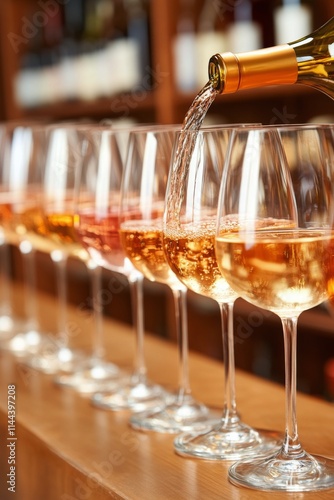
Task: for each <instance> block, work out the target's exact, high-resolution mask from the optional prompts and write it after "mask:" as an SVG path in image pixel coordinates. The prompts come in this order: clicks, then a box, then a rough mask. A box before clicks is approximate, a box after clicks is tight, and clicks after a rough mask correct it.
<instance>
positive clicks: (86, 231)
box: [76, 128, 165, 411]
mask: <svg viewBox="0 0 334 500" xmlns="http://www.w3.org/2000/svg"><path fill="white" fill-rule="evenodd" d="M123 134H124V131H123ZM86 136H87V148H86V152H85V157H84V161H83V167H82V171H81V180H80V188H79V194H78V197H77V203H76V217H77V221H76V231H77V234H78V236H79V239H80V241H81V243H82V245H83V246H84V248H85V249H86V251H87V252H88V253H89V255H90V256H91V258H92V259H93V260H94V261H95V262H96V263H98V264H99V265H101V266H103V267H104V268H106V269H108V270H110V271H112V272H113V273H117V274H118V275H119V276H121V277H122V279H121V280H120V282H121V286H124V288H125V287H126V286H128V285H130V291H131V301H132V317H133V324H134V330H135V333H136V350H135V360H134V370H133V373H132V374H131V376H130V377H129V378H128V380H126V379H125V380H123V379H122V380H121V381H120V383H119V384H118V385H117V384H116V387H115V386H114V387H110V389H109V390H104V391H99V392H96V393H95V394H94V395H93V396H92V403H93V404H94V405H95V406H98V407H100V408H104V409H111V410H122V409H131V410H132V411H140V410H143V409H145V408H147V407H150V406H151V405H153V406H156V405H157V404H161V401H162V399H163V400H164V398H165V391H164V389H163V388H162V387H161V386H159V385H158V384H155V383H152V382H150V381H149V380H148V378H147V367H146V362H145V356H144V323H143V320H144V318H143V289H142V287H143V279H144V278H143V275H142V274H141V273H140V272H139V271H137V270H136V269H135V268H134V266H133V265H132V264H131V262H130V260H129V259H128V258H127V257H126V256H125V254H124V251H123V249H122V247H121V243H120V237H119V203H120V189H121V180H122V175H123V161H122V159H121V155H120V150H119V143H118V140H119V138H120V135H119V132H117V131H113V130H112V129H109V130H108V129H106V128H100V129H99V130H90V131H87V133H86ZM123 277H125V280H124V279H123Z"/></svg>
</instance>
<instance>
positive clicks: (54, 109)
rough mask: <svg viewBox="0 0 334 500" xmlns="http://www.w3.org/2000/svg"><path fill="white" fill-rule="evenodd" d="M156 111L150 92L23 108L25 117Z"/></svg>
mask: <svg viewBox="0 0 334 500" xmlns="http://www.w3.org/2000/svg"><path fill="white" fill-rule="evenodd" d="M144 112H145V113H151V114H152V115H154V113H155V96H154V93H153V92H148V93H147V95H146V96H145V97H144V98H142V97H141V98H140V99H137V98H136V95H135V94H133V95H132V94H131V93H128V94H120V95H117V96H114V97H112V98H101V99H97V100H94V101H69V102H59V103H55V104H52V105H49V106H40V107H36V108H26V109H21V114H22V116H23V117H36V116H40V117H42V118H45V117H51V118H52V119H55V120H57V119H67V118H82V117H92V118H98V117H105V118H111V117H119V116H121V117H125V118H127V117H128V116H129V115H131V116H132V115H140V114H141V113H144Z"/></svg>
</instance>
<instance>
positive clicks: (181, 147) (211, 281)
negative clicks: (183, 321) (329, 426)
mask: <svg viewBox="0 0 334 500" xmlns="http://www.w3.org/2000/svg"><path fill="white" fill-rule="evenodd" d="M245 128H247V127H245ZM232 131H233V128H231V127H227V126H226V127H224V126H221V127H217V128H211V129H207V130H205V129H202V130H199V131H185V130H183V131H182V132H181V133H180V136H179V139H178V145H177V148H176V151H175V155H174V159H173V166H172V169H171V171H170V176H169V181H168V188H167V194H166V209H165V216H164V249H165V252H166V256H167V260H168V262H169V264H170V266H171V268H172V270H173V271H174V273H175V274H176V275H177V276H178V278H179V279H180V280H181V281H182V282H183V283H184V284H185V285H186V286H187V287H188V288H189V289H191V290H192V291H194V292H196V293H198V294H201V295H204V296H207V297H210V298H212V299H214V300H215V301H216V302H217V303H218V305H219V308H220V313H221V325H222V343H223V360H224V370H225V393H224V408H223V414H222V417H221V419H220V421H219V422H218V423H217V424H216V425H214V426H211V427H208V428H207V429H206V430H204V431H201V432H194V431H192V432H186V433H182V434H180V435H179V436H177V437H176V439H175V440H174V447H175V450H176V451H177V453H179V454H180V455H183V456H189V457H198V458H204V459H209V460H234V459H237V458H240V457H243V456H250V455H261V454H265V453H268V452H269V451H271V450H272V449H273V448H274V447H277V446H278V444H279V443H280V439H281V436H280V435H279V434H278V433H275V432H273V431H269V430H268V431H267V430H258V429H253V428H252V427H250V426H249V425H247V424H246V423H244V422H243V421H242V420H241V418H240V416H239V414H238V412H237V406H236V391H235V363H234V343H233V342H234V339H233V305H234V302H235V300H236V298H237V297H238V295H237V293H235V292H234V290H233V289H232V288H231V287H230V286H229V285H228V283H227V282H226V281H225V279H224V278H223V277H222V275H221V272H220V271H219V268H218V264H217V260H216V256H215V248H214V247H215V228H216V215H217V202H218V192H219V185H220V179H221V175H222V170H223V164H224V158H225V153H226V150H227V146H228V143H229V139H230V136H231V133H232Z"/></svg>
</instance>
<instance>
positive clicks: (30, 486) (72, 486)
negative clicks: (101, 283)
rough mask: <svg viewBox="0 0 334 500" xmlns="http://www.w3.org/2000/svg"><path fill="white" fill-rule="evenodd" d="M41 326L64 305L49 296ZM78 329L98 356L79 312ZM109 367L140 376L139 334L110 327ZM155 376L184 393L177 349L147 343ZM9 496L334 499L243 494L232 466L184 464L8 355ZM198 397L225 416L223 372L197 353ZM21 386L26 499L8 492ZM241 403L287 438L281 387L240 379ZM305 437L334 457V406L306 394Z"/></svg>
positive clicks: (2, 456) (2, 367) (1, 444)
mask: <svg viewBox="0 0 334 500" xmlns="http://www.w3.org/2000/svg"><path fill="white" fill-rule="evenodd" d="M39 304H40V311H41V325H42V327H43V329H44V330H45V331H50V329H51V328H52V327H53V326H54V325H55V324H56V303H55V301H54V299H53V298H50V297H49V296H47V295H40V302H39ZM70 320H71V321H72V323H73V324H74V325H76V327H77V329H76V331H77V332H80V333H79V334H77V335H75V336H73V338H72V339H71V340H72V341H73V343H75V344H77V346H79V347H81V348H83V349H86V350H89V346H90V334H91V332H90V330H89V327H90V325H91V323H90V322H89V319H87V317H86V318H85V317H84V316H83V315H82V314H81V315H80V314H78V309H77V308H75V307H72V309H71V310H70ZM105 333H106V343H107V345H108V358H109V359H110V360H112V361H113V362H115V363H117V364H119V365H120V366H122V367H131V363H132V359H133V352H134V348H135V345H134V335H133V332H132V329H131V328H129V327H128V326H127V325H124V324H122V323H117V322H115V321H112V320H106V321H105ZM145 346H146V347H145V349H146V359H147V365H148V370H149V377H150V378H151V379H152V380H154V381H156V382H158V383H161V384H163V385H165V386H167V387H168V388H169V389H175V388H176V387H177V350H176V346H175V345H174V344H172V343H169V342H165V341H162V340H161V339H157V338H156V337H154V336H151V335H149V334H147V335H146V344H145ZM0 377H1V383H0V429H1V432H0V470H1V475H0V497H1V499H2V500H5V499H7V498H8V499H9V498H18V499H19V500H42V499H43V500H89V499H92V500H105V499H107V498H115V499H131V500H132V499H133V500H138V499H139V500H171V499H173V500H178V499H179V500H188V499H189V500H190V499H191V500H204V499H205V500H206V499H208V500H216V499H217V500H218V499H228V500H248V499H250V500H252V499H254V500H255V499H256V500H261V499H268V498H272V499H273V500H276V499H279V498H294V499H295V498H298V499H301V498H302V499H304V498H306V499H309V498H310V499H312V500H313V499H319V500H320V499H321V500H325V499H331V498H333V495H334V491H333V490H328V491H322V492H318V493H313V494H312V493H311V494H296V495H293V494H290V495H289V494H284V493H270V494H268V493H264V492H257V491H253V490H248V489H244V488H238V487H235V486H233V485H232V484H230V483H229V482H228V480H227V470H228V465H229V464H228V463H224V462H209V461H203V460H197V459H189V458H183V457H180V456H178V455H176V454H175V452H174V450H173V439H174V436H173V435H165V434H158V433H154V432H147V433H144V432H137V431H135V430H133V429H131V428H130V427H129V425H128V419H129V416H130V413H129V412H127V411H123V412H111V411H106V410H100V409H97V408H95V407H93V406H92V405H91V403H90V400H89V398H88V397H85V396H81V395H80V394H77V393H76V392H74V391H73V390H71V389H67V388H60V387H58V386H56V385H55V384H54V382H53V377H52V376H49V375H43V374H41V373H39V372H37V371H34V370H31V369H28V368H26V367H25V366H24V365H23V364H21V363H20V362H19V361H18V359H15V358H14V357H13V356H12V355H11V354H9V353H5V352H0ZM190 377H191V385H192V388H193V392H194V396H195V397H196V398H197V399H200V400H202V401H203V402H204V403H206V404H208V405H212V406H215V407H219V408H221V407H222V397H223V366H222V363H220V362H215V361H213V360H210V359H208V358H206V357H204V356H201V355H197V354H194V353H191V357H190ZM8 385H15V387H16V423H15V426H16V429H15V432H16V437H17V440H16V445H15V453H16V455H15V461H16V463H15V466H16V494H14V495H13V493H11V492H10V491H8V489H7V488H8V486H9V485H8V484H7V480H8V479H7V474H9V472H10V469H9V467H10V466H9V464H8V456H9V453H10V451H9V448H8V447H7V444H8V439H7V437H8V418H7V388H8ZM236 386H237V400H238V407H239V411H240V413H241V414H242V417H243V420H244V421H245V422H247V423H249V424H250V425H253V426H256V427H259V428H261V427H262V428H272V429H276V430H280V431H283V429H284V390H283V388H282V387H281V386H278V385H275V384H273V383H270V382H267V381H264V380H261V379H258V378H256V377H253V376H251V375H249V374H245V373H243V372H237V378H236ZM297 411H298V420H299V434H300V438H301V441H302V444H303V446H304V447H305V449H306V450H307V451H309V452H311V453H318V454H322V455H325V456H330V457H334V433H333V423H334V405H332V404H330V403H326V402H324V401H320V400H316V399H313V398H311V397H308V396H305V395H301V394H299V395H298V398H297Z"/></svg>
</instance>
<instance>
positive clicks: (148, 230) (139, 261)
mask: <svg viewBox="0 0 334 500" xmlns="http://www.w3.org/2000/svg"><path fill="white" fill-rule="evenodd" d="M178 130H179V127H178V128H173V127H170V126H169V127H166V128H165V129H161V128H160V129H158V130H156V129H150V128H149V129H147V130H145V129H141V130H139V131H138V130H136V131H133V132H132V133H131V134H130V138H129V154H128V156H127V161H126V165H125V171H124V176H123V182H122V194H121V211H120V219H121V226H120V234H121V241H122V245H123V249H124V250H125V253H126V255H127V257H128V258H129V259H130V261H131V262H132V263H133V265H134V266H135V267H136V268H137V269H138V270H139V271H140V272H141V273H143V275H144V276H145V277H146V278H147V279H149V280H151V281H153V282H158V283H162V284H164V285H167V286H168V287H169V288H170V290H171V291H172V294H173V298H174V305H175V317H176V332H177V339H178V345H179V365H180V375H179V388H178V391H177V393H176V395H175V396H174V397H173V398H170V400H169V401H166V403H165V405H164V406H163V407H162V408H160V409H153V410H148V411H146V412H143V413H137V414H135V415H133V416H132V417H131V418H130V423H131V425H132V426H133V427H135V428H136V429H142V430H144V429H146V430H154V431H159V432H169V433H177V432H180V431H184V430H190V429H195V428H196V429H199V428H203V427H206V426H207V425H209V424H210V423H213V421H215V420H217V419H218V415H215V414H214V413H213V412H210V411H209V408H208V407H207V406H205V405H204V404H203V403H200V402H199V401H197V400H195V399H194V397H193V395H192V392H191V388H190V382H189V373H188V325H187V307H186V294H187V288H186V286H185V285H184V284H183V283H181V281H180V280H179V279H178V278H177V277H176V275H175V274H174V273H173V272H172V270H171V269H170V267H169V264H168V262H167V259H166V257H165V253H164V251H163V240H162V217H163V211H164V202H165V193H166V184H167V178H168V171H169V166H170V161H171V156H172V151H173V145H174V141H175V138H176V137H177V132H178Z"/></svg>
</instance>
